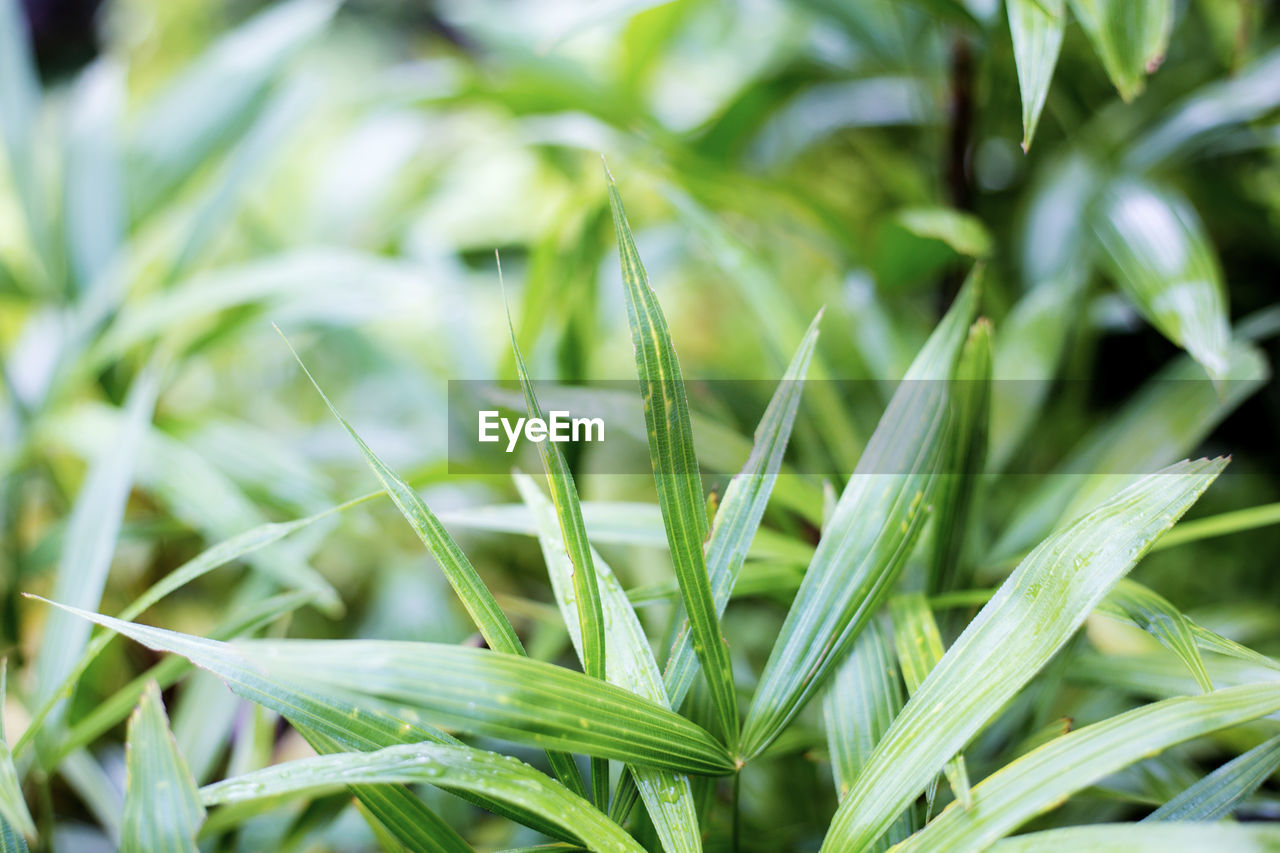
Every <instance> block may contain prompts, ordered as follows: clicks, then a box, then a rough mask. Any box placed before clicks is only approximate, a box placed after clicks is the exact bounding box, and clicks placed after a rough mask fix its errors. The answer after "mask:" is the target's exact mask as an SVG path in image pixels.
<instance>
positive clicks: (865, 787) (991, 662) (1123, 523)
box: [824, 459, 1226, 850]
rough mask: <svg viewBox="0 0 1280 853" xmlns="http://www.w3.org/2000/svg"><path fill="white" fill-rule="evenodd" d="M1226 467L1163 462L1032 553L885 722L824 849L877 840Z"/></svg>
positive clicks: (1222, 462) (852, 846)
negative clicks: (887, 724)
mask: <svg viewBox="0 0 1280 853" xmlns="http://www.w3.org/2000/svg"><path fill="white" fill-rule="evenodd" d="M1225 465H1226V461H1225V460H1220V459H1219V460H1212V461H1210V460H1198V461H1195V462H1179V463H1177V464H1176V465H1172V466H1170V467H1168V468H1165V469H1164V470H1162V471H1159V472H1157V473H1155V474H1152V475H1150V476H1148V477H1145V478H1143V479H1142V480H1140V481H1139V482H1137V483H1135V484H1134V485H1133V486H1131V487H1129V488H1128V489H1125V490H1124V491H1123V492H1121V493H1120V494H1119V495H1116V496H1115V497H1114V498H1113V499H1112V500H1110V501H1109V502H1107V503H1105V504H1103V505H1102V506H1099V507H1098V508H1097V509H1095V510H1094V511H1093V512H1090V513H1088V514H1087V515H1085V516H1084V517H1083V518H1081V519H1079V520H1078V521H1076V522H1075V523H1074V524H1072V525H1071V526H1070V527H1068V528H1067V529H1065V530H1063V531H1062V532H1060V533H1057V534H1055V535H1054V536H1051V537H1050V538H1049V539H1046V540H1045V541H1044V542H1043V543H1041V545H1040V546H1039V547H1038V548H1036V549H1035V550H1034V551H1032V552H1031V554H1030V555H1029V556H1028V557H1027V558H1026V559H1025V560H1023V561H1022V563H1021V564H1020V565H1019V566H1018V568H1017V569H1016V570H1015V571H1014V572H1013V574H1012V575H1011V576H1010V577H1009V579H1008V580H1006V581H1005V582H1004V583H1003V584H1002V585H1001V586H1000V589H999V590H998V591H997V592H996V595H995V596H994V597H993V598H992V599H991V601H990V602H988V604H987V605H986V606H985V607H983V608H982V610H981V611H980V612H979V613H978V615H977V616H976V617H975V618H974V620H973V621H972V622H970V623H969V626H968V627H967V628H966V629H965V630H964V632H963V633H962V634H961V635H960V637H959V639H957V640H956V642H955V643H954V644H953V645H952V646H951V648H950V649H949V650H948V651H947V653H946V654H945V655H944V656H943V658H942V660H941V661H940V662H939V663H938V665H937V666H936V667H934V669H933V671H932V672H931V673H930V674H929V677H928V678H926V679H925V681H924V683H923V684H921V685H920V689H919V690H918V691H916V693H915V695H914V696H912V697H911V699H910V701H909V702H908V703H907V705H906V707H905V708H904V709H903V711H902V713H901V714H899V715H898V717H897V719H895V720H894V723H893V726H892V727H890V729H889V731H888V733H886V735H885V737H884V740H882V741H881V743H880V746H879V747H877V749H876V752H875V754H874V755H873V756H872V757H871V760H870V761H869V762H868V764H867V766H866V768H865V769H864V770H863V772H862V774H861V775H860V776H859V777H858V780H857V782H856V783H855V785H854V788H853V790H852V791H850V793H849V796H847V797H846V798H845V799H844V800H843V801H842V802H841V804H840V808H839V809H838V810H837V812H836V815H835V818H834V819H833V821H832V824H831V828H830V830H829V831H828V834H827V838H826V841H825V842H824V848H825V849H827V850H845V849H860V848H861V847H862V846H863V845H868V844H871V843H872V842H874V841H875V840H876V839H877V838H879V837H880V835H881V834H882V833H883V832H884V831H885V829H887V828H888V826H889V823H890V822H891V821H892V820H893V819H894V818H895V817H896V816H897V815H898V814H899V813H901V811H902V809H903V808H905V807H906V806H907V805H908V804H909V803H910V802H911V801H912V800H914V799H915V797H916V796H917V795H918V794H919V793H920V792H921V791H922V790H923V789H924V787H925V785H927V784H928V782H929V780H930V779H931V778H932V777H933V776H934V775H935V774H936V773H937V772H938V771H939V770H940V769H941V768H942V766H943V765H944V764H946V762H947V761H948V760H950V759H951V757H952V756H954V755H955V754H956V753H957V752H959V751H960V750H961V749H963V748H964V746H965V745H966V744H967V743H968V742H969V741H970V740H971V739H972V738H973V736H974V735H975V734H977V733H978V732H979V731H980V730H981V729H982V727H983V726H984V725H986V723H987V722H988V721H989V720H991V719H992V718H993V717H994V716H995V715H996V714H997V713H998V712H999V711H1000V709H1001V708H1003V707H1004V705H1005V704H1006V703H1007V702H1008V701H1009V700H1010V699H1012V698H1013V697H1014V696H1015V695H1017V693H1018V691H1019V690H1020V689H1021V688H1022V686H1023V685H1025V684H1026V683H1027V681H1029V680H1030V679H1031V677H1032V676H1034V675H1035V673H1036V672H1037V671H1039V670H1040V668H1041V667H1043V666H1044V665H1045V664H1046V663H1048V661H1049V659H1050V658H1052V657H1053V655H1054V653H1055V652H1057V650H1058V649H1060V648H1061V647H1062V646H1063V645H1064V644H1065V643H1066V642H1067V641H1068V640H1069V639H1070V638H1071V636H1072V634H1074V633H1075V631H1076V629H1077V628H1079V627H1080V625H1081V624H1082V623H1083V622H1084V620H1085V618H1086V617H1087V616H1088V614H1089V613H1090V612H1091V611H1092V610H1093V609H1094V608H1095V607H1096V606H1097V605H1098V603H1099V602H1100V601H1101V600H1102V598H1103V597H1104V596H1105V595H1106V594H1107V592H1108V591H1109V590H1110V589H1111V588H1112V586H1114V584H1115V583H1116V581H1118V580H1119V579H1120V578H1121V577H1123V576H1124V575H1125V574H1126V573H1127V572H1128V571H1129V569H1130V568H1132V567H1133V565H1134V564H1135V563H1136V562H1137V561H1138V560H1139V559H1140V558H1141V557H1142V555H1143V554H1145V553H1146V551H1147V549H1148V548H1150V546H1151V543H1152V542H1153V541H1154V540H1155V539H1156V538H1157V537H1158V536H1159V535H1160V534H1161V533H1163V532H1164V531H1165V530H1167V529H1168V528H1169V527H1171V526H1172V525H1173V523H1174V522H1175V521H1177V519H1178V517H1179V516H1181V515H1182V514H1183V513H1184V512H1185V511H1186V510H1187V508H1188V507H1190V506H1191V504H1192V503H1194V502H1195V500H1196V499H1197V498H1198V497H1199V496H1200V494H1201V493H1203V492H1204V490H1205V489H1207V488H1208V487H1209V484H1210V483H1212V482H1213V480H1214V479H1215V478H1216V477H1217V475H1218V474H1219V473H1221V471H1222V469H1223V468H1224V467H1225ZM944 709H945V714H940V712H941V711H942V710H944Z"/></svg>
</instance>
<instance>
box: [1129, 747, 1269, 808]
mask: <svg viewBox="0 0 1280 853" xmlns="http://www.w3.org/2000/svg"><path fill="white" fill-rule="evenodd" d="M1277 769H1280V735H1277V736H1276V737H1273V738H1271V739H1270V740H1267V741H1264V742H1262V743H1260V744H1258V745H1257V746H1255V747H1254V748H1253V749H1251V750H1249V751H1248V752H1246V753H1245V754H1244V755H1240V756H1237V757H1235V758H1233V759H1232V760H1230V761H1228V762H1227V763H1226V764H1224V765H1222V766H1221V767H1219V768H1218V769H1217V770H1215V771H1213V772H1212V773H1210V774H1209V775H1208V776H1205V777H1204V778H1203V779H1201V780H1200V781H1199V782H1196V783H1195V784H1194V785H1192V786H1191V787H1189V788H1187V789H1186V790H1185V791H1183V792H1182V793H1180V794H1178V796H1176V797H1174V798H1173V799H1172V800H1169V801H1168V802H1167V803H1165V804H1164V805H1162V806H1161V807H1160V808H1158V809H1156V810H1155V811H1153V812H1152V813H1151V814H1149V815H1147V816H1146V817H1145V818H1143V820H1147V821H1162V820H1176V821H1192V820H1219V819H1221V818H1225V817H1227V816H1228V815H1230V814H1231V812H1232V810H1233V809H1234V808H1235V807H1236V806H1237V805H1239V804H1240V803H1241V802H1243V801H1244V800H1245V798H1247V797H1248V796H1249V795H1250V794H1252V793H1253V792H1254V791H1256V790H1258V788H1259V787H1260V786H1261V785H1262V783H1263V782H1265V781H1267V779H1269V778H1270V777H1271V775H1272V774H1273V773H1275V772H1276V770H1277Z"/></svg>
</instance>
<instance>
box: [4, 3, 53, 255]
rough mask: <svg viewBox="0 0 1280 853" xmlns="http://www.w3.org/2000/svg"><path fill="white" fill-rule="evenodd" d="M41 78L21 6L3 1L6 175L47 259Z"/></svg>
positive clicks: (41, 251) (35, 239) (31, 230)
mask: <svg viewBox="0 0 1280 853" xmlns="http://www.w3.org/2000/svg"><path fill="white" fill-rule="evenodd" d="M41 101H42V98H41V95H40V77H39V73H38V72H37V70H36V63H35V56H34V55H33V51H32V45H31V40H30V39H29V37H28V35H27V22H26V15H25V14H24V12H23V3H22V0H0V140H3V141H4V147H5V154H6V160H7V162H8V166H9V169H8V174H9V175H10V176H11V180H12V181H13V184H14V189H15V190H16V195H17V197H18V201H19V203H20V204H21V205H22V212H23V213H24V214H25V217H26V220H27V228H28V230H29V231H30V236H31V240H32V243H33V244H34V247H35V249H36V251H37V252H39V253H40V254H45V253H46V252H47V251H48V249H49V246H48V234H47V229H46V228H45V220H44V216H45V204H44V201H43V199H42V197H41V192H42V188H41V186H40V180H39V178H40V170H39V169H38V168H37V167H36V161H35V154H36V140H35V128H36V121H37V117H38V114H39V111H40V105H41Z"/></svg>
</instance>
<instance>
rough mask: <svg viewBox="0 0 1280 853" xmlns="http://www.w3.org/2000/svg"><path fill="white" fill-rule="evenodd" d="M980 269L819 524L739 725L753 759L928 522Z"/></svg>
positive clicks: (839, 650) (883, 591)
mask: <svg viewBox="0 0 1280 853" xmlns="http://www.w3.org/2000/svg"><path fill="white" fill-rule="evenodd" d="M977 275H978V273H977V272H975V273H974V274H973V275H971V276H970V280H969V282H968V283H967V284H966V285H965V286H964V288H963V289H962V290H961V292H960V295H959V296H957V297H956V301H955V304H953V305H952V306H951V309H950V310H949V311H948V312H947V315H946V316H945V317H944V318H943V319H942V322H941V323H940V324H939V325H938V328H937V329H936V330H934V333H933V334H932V335H931V336H930V338H929V340H928V341H927V342H926V343H925V345H924V348H923V349H921V351H920V353H919V354H918V355H917V356H916V359H915V361H914V362H913V363H912V365H911V368H910V369H909V370H908V371H907V374H906V376H905V377H904V379H903V381H902V384H901V385H900V386H899V388H898V390H897V392H895V394H894V396H893V399H892V400H891V401H890V403H889V406H888V408H887V409H886V410H885V413H884V415H883V416H882V417H881V419H880V424H879V425H878V426H877V427H876V431H875V434H874V435H872V437H871V441H870V442H869V443H868V445H867V449H866V452H865V453H864V454H863V457H862V459H861V460H859V462H858V467H857V469H856V470H855V471H854V473H853V476H852V477H851V478H850V479H849V482H848V484H847V485H846V486H845V489H844V493H843V494H842V495H841V496H840V501H839V502H838V503H837V505H836V510H835V514H834V516H833V517H832V519H831V522H830V524H829V525H828V527H827V528H826V529H825V530H823V533H822V539H821V541H820V542H819V543H818V550H817V552H816V553H815V554H814V557H813V561H812V562H811V563H810V564H809V568H808V570H807V571H806V572H805V577H804V580H803V581H802V582H801V585H800V589H799V591H798V592H797V593H796V597H795V601H794V603H793V604H792V605H791V610H790V611H789V612H788V613H787V619H786V621H785V622H784V623H783V626H782V631H781V634H780V635H779V637H778V641H777V643H776V644H775V645H774V648H773V652H772V653H771V654H770V656H769V662H768V663H767V664H766V666H765V669H764V673H763V674H762V675H761V676H760V684H759V687H758V688H757V689H756V696H755V700H754V701H753V703H752V706H751V710H750V712H749V713H748V715H747V722H746V725H745V727H744V732H743V754H744V756H745V757H747V758H750V757H752V756H755V755H758V754H759V753H760V752H761V751H762V750H763V749H764V748H765V747H767V746H768V745H769V744H770V743H771V742H772V741H773V739H774V738H775V737H777V736H778V734H779V733H780V732H781V731H782V729H783V728H785V727H786V725H787V724H788V723H789V722H790V721H791V720H792V718H794V717H795V715H796V714H797V713H799V711H800V709H801V708H803V707H804V705H805V703H806V702H807V701H808V700H809V699H810V698H811V697H812V695H813V693H814V691H816V690H818V689H819V688H820V687H821V686H822V683H823V681H824V679H825V678H826V676H827V675H829V674H830V672H831V670H832V669H833V668H834V666H835V665H836V664H837V663H839V661H840V659H841V657H842V656H843V655H844V653H845V652H846V651H847V650H848V649H849V647H850V645H851V644H852V643H853V641H854V639H856V637H857V635H858V633H859V632H861V630H862V629H863V628H864V627H865V626H866V624H867V621H868V620H869V619H870V618H871V616H872V614H873V613H875V611H876V610H877V609H878V608H879V606H880V604H881V602H883V601H884V599H885V598H886V597H887V595H888V593H889V590H890V588H891V587H892V585H893V582H894V580H895V579H896V578H897V576H898V573H899V572H900V571H901V569H902V566H903V564H904V563H905V561H906V557H907V554H908V552H909V551H910V550H911V547H912V545H913V544H914V542H915V539H916V537H917V535H918V534H919V532H920V530H921V528H922V527H923V524H924V520H925V518H926V516H927V510H926V504H927V498H926V495H927V493H928V492H931V491H932V486H933V483H934V481H935V477H936V474H937V468H938V466H939V464H940V463H941V460H942V453H943V448H944V446H945V442H946V436H947V434H948V430H947V422H948V407H949V388H948V386H949V384H950V382H949V380H950V379H951V377H952V375H953V374H954V372H955V365H956V361H957V359H958V358H959V357H960V351H961V349H962V348H963V346H964V341H965V334H966V332H967V330H968V328H969V324H970V322H972V319H973V314H974V311H975V310H976V308H977V304H978V282H977ZM885 467H887V469H888V470H889V471H894V472H899V471H901V472H902V473H885V470H884V468H885Z"/></svg>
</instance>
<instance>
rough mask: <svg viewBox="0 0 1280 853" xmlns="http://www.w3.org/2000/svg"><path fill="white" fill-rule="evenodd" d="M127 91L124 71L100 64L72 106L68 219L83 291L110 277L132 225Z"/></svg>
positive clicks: (85, 76)
mask: <svg viewBox="0 0 1280 853" xmlns="http://www.w3.org/2000/svg"><path fill="white" fill-rule="evenodd" d="M124 93H125V86H124V70H123V69H122V68H120V67H119V66H118V65H116V64H115V63H113V62H111V61H110V60H100V61H98V62H95V63H94V64H93V65H90V66H89V67H88V68H86V69H85V70H84V72H83V73H82V74H81V75H80V79H79V80H78V81H77V82H76V86H75V89H74V92H73V95H72V100H71V104H70V121H69V124H68V128H67V175H66V181H65V186H64V193H65V196H66V200H65V203H64V206H63V210H64V214H63V219H64V220H65V229H66V243H67V254H68V255H69V256H70V260H71V272H72V273H73V275H74V279H75V282H76V284H77V286H78V289H79V290H80V291H81V292H85V291H87V290H89V289H90V288H91V287H93V286H94V285H95V284H96V283H97V282H98V281H99V280H100V279H101V277H102V276H103V275H104V273H106V271H107V269H108V267H109V266H110V264H111V263H112V261H113V260H114V259H115V256H116V253H117V252H118V251H119V248H120V246H121V244H122V243H123V242H124V238H125V229H126V228H127V227H128V210H127V209H126V198H125V194H124V186H123V183H124V176H123V174H122V167H121V162H120V150H119V143H118V137H119V134H120V126H119V125H120V119H121V116H122V115H123V112H124Z"/></svg>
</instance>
